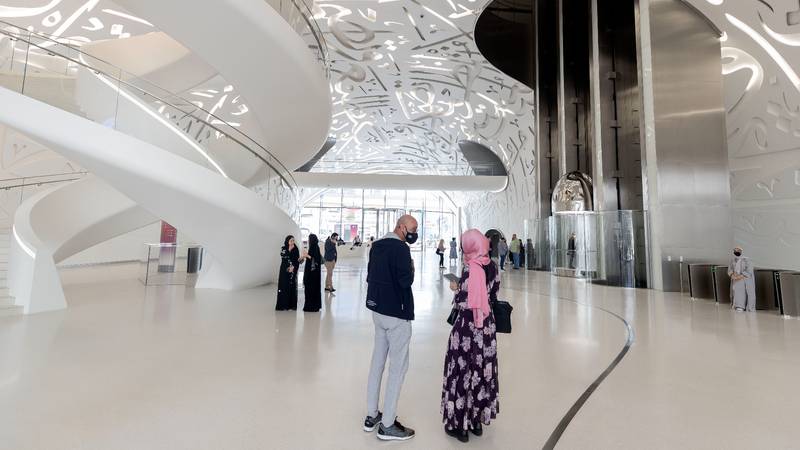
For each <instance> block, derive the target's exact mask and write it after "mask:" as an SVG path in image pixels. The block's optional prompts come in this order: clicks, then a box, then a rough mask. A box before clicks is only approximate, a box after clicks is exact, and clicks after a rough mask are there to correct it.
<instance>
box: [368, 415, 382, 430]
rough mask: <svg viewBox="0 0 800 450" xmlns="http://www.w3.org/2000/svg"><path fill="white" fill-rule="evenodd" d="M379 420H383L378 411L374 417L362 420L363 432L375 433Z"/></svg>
mask: <svg viewBox="0 0 800 450" xmlns="http://www.w3.org/2000/svg"><path fill="white" fill-rule="evenodd" d="M381 419H383V414H382V413H381V412H380V411H378V415H377V416H375V417H370V416H367V418H366V419H364V431H375V427H377V426H378V424H379V423H381Z"/></svg>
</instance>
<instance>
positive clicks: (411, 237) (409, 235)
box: [406, 231, 419, 244]
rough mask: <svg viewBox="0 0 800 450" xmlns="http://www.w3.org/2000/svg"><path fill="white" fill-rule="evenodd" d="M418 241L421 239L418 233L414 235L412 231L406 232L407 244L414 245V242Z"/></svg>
mask: <svg viewBox="0 0 800 450" xmlns="http://www.w3.org/2000/svg"><path fill="white" fill-rule="evenodd" d="M417 239H419V234H418V233H412V232H410V231H406V242H408V243H409V244H413V243H414V242H417Z"/></svg>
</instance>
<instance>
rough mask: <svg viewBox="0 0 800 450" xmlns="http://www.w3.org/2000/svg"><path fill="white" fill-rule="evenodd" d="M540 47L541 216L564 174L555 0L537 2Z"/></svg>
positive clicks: (538, 82) (547, 212) (538, 61)
mask: <svg viewBox="0 0 800 450" xmlns="http://www.w3.org/2000/svg"><path fill="white" fill-rule="evenodd" d="M536 22H537V30H536V51H537V56H538V57H537V68H536V74H537V78H536V81H537V84H538V88H539V89H538V95H539V108H538V114H537V120H538V121H539V123H538V127H539V142H540V147H539V167H540V169H539V180H538V182H539V195H540V203H541V212H540V214H541V215H540V217H549V216H550V215H552V211H551V210H550V199H551V197H552V195H553V188H554V187H555V185H556V182H557V181H558V178H559V177H560V171H559V150H558V149H559V122H558V72H559V57H558V45H556V43H557V42H558V6H557V2H556V1H554V0H537V2H536Z"/></svg>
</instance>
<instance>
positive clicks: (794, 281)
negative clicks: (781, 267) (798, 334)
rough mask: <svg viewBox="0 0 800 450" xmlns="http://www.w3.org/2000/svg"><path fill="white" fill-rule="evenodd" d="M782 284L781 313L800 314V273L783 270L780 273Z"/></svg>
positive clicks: (780, 283)
mask: <svg viewBox="0 0 800 450" xmlns="http://www.w3.org/2000/svg"><path fill="white" fill-rule="evenodd" d="M777 279H778V284H779V286H780V304H781V314H783V315H785V316H792V317H797V316H800V273H798V272H794V271H782V272H779V273H778V278H777Z"/></svg>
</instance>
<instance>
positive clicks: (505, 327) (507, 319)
mask: <svg viewBox="0 0 800 450" xmlns="http://www.w3.org/2000/svg"><path fill="white" fill-rule="evenodd" d="M483 270H487V269H486V266H484V269H483ZM489 307H490V308H491V309H492V314H493V315H494V322H495V326H496V328H497V332H498V333H508V334H510V333H511V311H513V310H514V307H513V306H511V304H510V303H508V302H506V301H503V300H498V299H497V296H493V298H490V299H489ZM457 318H458V308H457V307H453V309H452V310H451V311H450V315H449V316H447V323H448V324H450V325H451V326H452V325H454V324H455V323H456V319H457Z"/></svg>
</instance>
